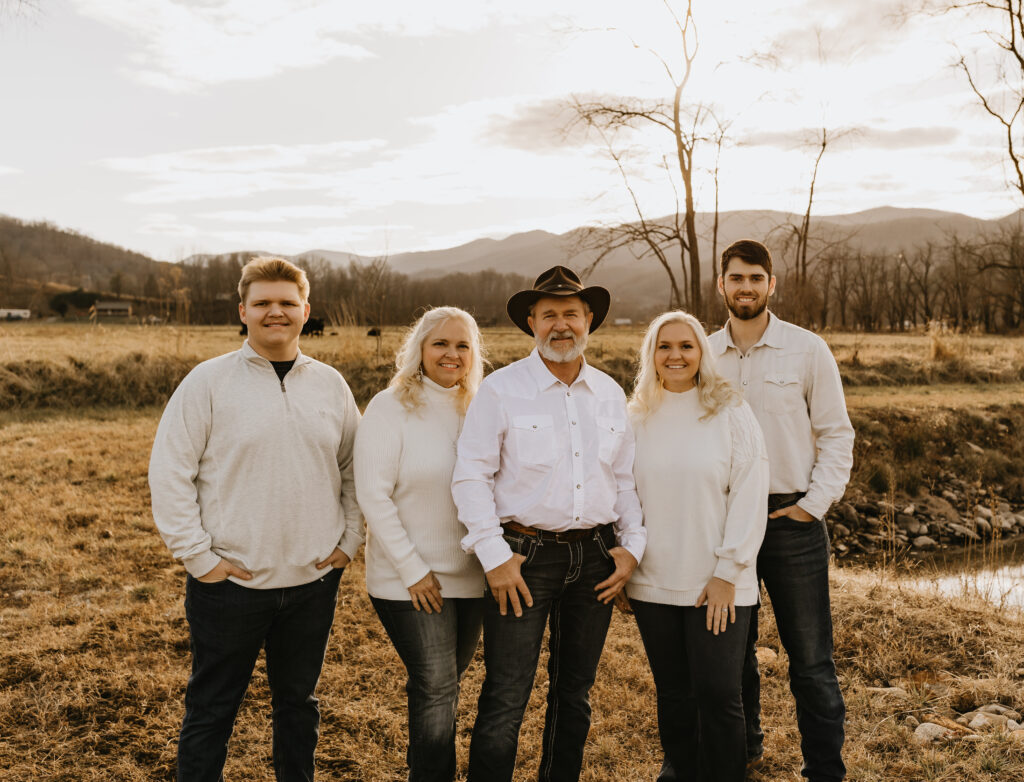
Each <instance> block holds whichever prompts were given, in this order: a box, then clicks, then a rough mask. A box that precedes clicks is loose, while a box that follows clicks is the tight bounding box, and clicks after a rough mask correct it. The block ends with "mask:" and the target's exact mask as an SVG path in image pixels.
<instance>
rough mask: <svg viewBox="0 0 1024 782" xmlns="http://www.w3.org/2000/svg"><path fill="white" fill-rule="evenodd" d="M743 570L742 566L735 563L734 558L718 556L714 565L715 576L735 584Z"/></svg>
mask: <svg viewBox="0 0 1024 782" xmlns="http://www.w3.org/2000/svg"><path fill="white" fill-rule="evenodd" d="M743 570H744V568H743V566H742V565H739V564H737V562H736V560H734V559H722V558H719V560H718V564H717V565H715V578H720V579H722V580H723V581H728V582H729V583H730V584H735V583H736V580H737V579H738V578H739V576H740V573H742V572H743Z"/></svg>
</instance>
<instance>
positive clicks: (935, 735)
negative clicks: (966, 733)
mask: <svg viewBox="0 0 1024 782" xmlns="http://www.w3.org/2000/svg"><path fill="white" fill-rule="evenodd" d="M949 735H950V732H949V731H948V730H947V729H946V728H944V727H942V726H941V725H936V724H935V723H934V722H922V723H921V724H920V725H918V726H917V727H916V728H914V743H915V744H919V745H921V746H922V747H927V746H928V745H929V744H934V743H935V742H936V741H939V740H940V739H944V738H946V737H948V736H949Z"/></svg>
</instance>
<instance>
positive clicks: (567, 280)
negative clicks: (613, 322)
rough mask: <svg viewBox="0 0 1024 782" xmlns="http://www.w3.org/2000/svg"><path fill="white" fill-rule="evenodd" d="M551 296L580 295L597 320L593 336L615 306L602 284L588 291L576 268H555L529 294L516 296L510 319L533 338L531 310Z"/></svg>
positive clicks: (510, 304)
mask: <svg viewBox="0 0 1024 782" xmlns="http://www.w3.org/2000/svg"><path fill="white" fill-rule="evenodd" d="M547 296H579V297H580V298H581V299H583V301H585V302H586V303H587V305H588V306H589V307H590V311H591V312H592V313H593V314H594V319H593V320H592V321H590V331H591V333H593V332H594V331H596V330H597V327H598V326H600V325H601V323H603V322H604V318H605V315H607V314H608V305H610V304H611V300H612V297H611V294H610V293H608V290H607V289H606V288H602V287H601V286H600V285H591V286H590V287H589V288H584V287H583V283H582V282H581V281H580V278H579V275H578V274H576V272H574V271H573V270H572V269H567V268H566V267H565V266H552V267H551V268H550V269H548V270H547V271H546V272H542V273H541V275H540V276H539V277H538V278H537V279H536V281H535V282H534V283H533V288H532V289H530V290H526V291H519V293H516V294H513V295H512V298H510V299H509V300H508V304H506V305H505V310H506V311H507V312H508V316H509V317H510V318H511V319H512V322H513V323H515V324H516V325H517V326H518V327H519V328H521V329H522V330H523V331H525V332H526V333H527V334H529V335H530V336H531V337H532V336H533V329H531V328H530V324H529V323H528V322H527V318H528V317H529V316H530V307H532V306H533V303H534V302H535V301H537V299H543V298H545V297H547Z"/></svg>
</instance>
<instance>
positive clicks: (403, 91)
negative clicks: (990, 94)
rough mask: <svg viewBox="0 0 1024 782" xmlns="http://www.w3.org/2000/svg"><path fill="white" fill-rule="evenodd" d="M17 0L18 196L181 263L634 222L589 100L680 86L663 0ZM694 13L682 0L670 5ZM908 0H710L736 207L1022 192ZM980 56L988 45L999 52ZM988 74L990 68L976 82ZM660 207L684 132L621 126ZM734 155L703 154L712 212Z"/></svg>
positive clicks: (2, 196)
mask: <svg viewBox="0 0 1024 782" xmlns="http://www.w3.org/2000/svg"><path fill="white" fill-rule="evenodd" d="M35 5H36V10H32V9H29V10H28V11H24V10H22V11H20V12H19V11H18V10H17V9H16V6H17V2H16V0H0V117H2V121H0V214H6V215H10V216H14V217H19V218H22V219H30V220H48V221H50V222H53V223H56V224H57V225H60V226H62V227H67V228H72V229H75V230H78V231H81V232H83V233H86V234H88V235H90V236H92V237H95V238H96V239H99V240H102V241H108V242H113V243H116V244H119V245H122V246H125V247H128V248H131V249H134V250H138V251H141V252H145V253H147V254H150V255H152V256H154V257H157V258H160V259H165V260H178V259H180V258H182V257H185V256H187V255H190V254H192V253H194V252H220V251H227V250H238V249H262V250H268V251H276V252H284V253H295V252H300V251H303V250H308V249H314V248H322V249H332V250H343V251H350V252H356V253H360V254H365V255H379V254H383V253H386V252H391V253H394V252H402V251H406V250H426V249H438V248H443V247H449V246H453V245H457V244H461V243H463V242H467V241H471V240H473V239H476V238H479V237H482V236H492V237H501V236H504V235H507V234H509V233H514V232H518V231H525V230H531V229H536V228H540V229H546V230H549V231H554V232H562V231H565V230H568V229H570V228H573V227H575V226H578V225H581V224H584V223H593V222H599V221H615V220H622V219H631V218H632V217H634V216H635V213H634V212H633V211H632V207H631V205H630V202H629V200H628V198H627V196H626V192H625V190H624V188H623V186H622V178H621V177H620V176H619V174H618V173H617V172H616V170H615V168H614V166H613V165H612V164H611V162H610V160H609V158H608V155H607V151H606V149H605V147H604V146H603V142H602V140H601V139H600V138H599V137H597V136H596V135H595V134H593V133H590V134H584V133H582V132H578V131H577V132H569V133H564V132H562V128H563V127H564V126H565V125H566V122H567V120H568V118H569V117H570V115H569V114H568V113H567V112H566V110H565V108H564V107H565V105H566V101H567V100H568V99H570V98H571V97H572V96H574V95H575V96H588V95H594V94H605V95H629V96H639V97H644V98H652V97H658V96H667V95H670V94H671V83H670V82H669V81H668V76H667V74H666V71H665V69H664V67H663V64H662V62H660V61H659V57H658V55H660V56H661V57H662V58H663V59H664V61H665V62H666V63H667V64H668V65H670V66H671V67H672V68H673V69H676V70H677V71H678V66H679V52H680V46H679V36H678V31H677V30H676V29H675V27H674V23H673V19H672V16H671V15H670V14H669V12H668V11H667V10H666V7H665V5H664V4H663V3H662V2H661V1H660V0H633V2H630V3H625V2H621V0H516V2H507V0H503V1H502V2H492V1H491V0H435V2H423V0H377V1H376V2H367V1H366V0H359V1H358V2H357V1H356V0H36V2H35ZM676 5H677V6H678V3H676ZM900 5H901V3H900V2H898V1H897V2H894V1H893V0H861V1H860V2H858V3H850V2H847V1H846V0H773V2H771V3H765V2H763V0H733V1H732V2H728V3H722V2H712V1H711V0H696V1H695V5H694V16H695V23H696V25H697V29H698V36H699V46H700V48H699V52H698V57H697V61H696V65H695V69H694V71H693V74H692V76H691V79H690V82H689V84H688V86H687V96H688V98H687V99H688V101H690V102H691V103H702V104H704V105H706V106H709V107H712V108H713V109H714V112H715V115H716V116H717V117H719V118H720V119H721V121H722V122H723V123H726V124H727V126H728V136H727V142H726V144H725V146H724V147H723V149H722V152H721V159H720V207H721V209H723V210H729V209H748V208H770V209H782V210H797V211H802V209H803V206H804V204H805V203H806V197H807V185H808V182H809V177H810V172H811V167H812V165H813V160H814V155H815V150H814V149H813V142H814V139H815V134H816V133H820V128H822V127H826V128H828V129H829V130H830V132H831V134H832V137H833V138H834V139H835V140H834V141H833V142H832V143H830V145H829V147H828V149H827V152H826V154H825V157H824V159H823V161H822V164H821V171H820V175H819V181H818V185H817V190H816V205H817V211H818V212H819V213H820V214H834V213H843V212H852V211H857V210H861V209H868V208H871V207H875V206H881V205H893V206H905V207H931V208H937V209H946V210H951V211H959V212H964V213H967V214H971V215H976V216H982V217H996V216H1001V215H1004V214H1007V213H1009V212H1011V211H1013V210H1015V209H1017V208H1019V207H1020V206H1021V204H1020V203H1019V200H1017V199H1015V198H1014V197H1013V194H1012V191H1010V190H1009V189H1008V188H1007V186H1006V183H1007V173H1008V172H1007V166H1006V163H1005V160H1004V150H1003V147H1002V139H1001V136H1000V132H999V128H998V126H997V125H996V124H995V123H994V121H993V120H992V119H991V118H989V117H988V116H987V115H985V114H984V113H983V112H982V111H981V109H980V108H979V107H978V105H977V101H976V99H975V98H974V96H973V95H972V93H971V92H970V90H969V87H968V85H967V82H966V80H965V79H964V77H963V75H962V73H960V72H958V71H957V69H956V68H955V67H954V63H955V61H956V60H957V58H958V56H959V55H958V51H960V52H963V53H965V54H966V55H967V56H968V57H969V58H972V60H971V61H972V62H974V61H975V60H974V59H973V58H974V57H975V55H974V52H975V51H976V50H978V49H979V47H980V48H981V50H982V51H984V48H985V47H988V48H991V44H990V43H987V41H986V39H984V37H982V36H980V35H977V34H975V32H974V31H975V30H976V29H977V24H976V23H975V22H973V21H971V20H964V19H963V18H961V17H950V16H941V17H937V18H936V17H915V18H913V19H911V20H909V21H902V22H901V21H900V20H899V19H898V18H897V17H896V12H897V11H898V10H899V8H900ZM979 62H980V61H979ZM982 78H983V79H985V78H987V72H986V73H985V74H983V76H982ZM611 143H612V144H613V146H614V148H615V149H617V150H619V151H620V152H622V153H623V154H624V161H625V164H626V166H627V168H628V170H629V176H630V182H631V184H632V185H633V187H634V189H635V191H636V193H637V195H638V197H639V199H640V201H641V203H642V205H643V209H644V210H645V212H646V213H648V214H650V215H661V214H664V213H667V212H669V211H671V210H672V209H673V204H674V201H673V198H674V196H673V189H672V186H671V184H670V183H669V181H668V180H667V178H666V175H665V173H664V171H662V170H661V169H660V168H659V164H660V161H661V159H662V156H663V155H671V154H672V152H673V144H672V140H671V137H670V136H668V135H667V134H666V133H665V132H664V131H663V130H658V129H654V130H646V131H639V130H638V131H636V132H632V133H628V134H620V135H619V136H617V137H615V138H614V139H612V140H611ZM713 165H714V149H713V147H710V146H705V147H703V148H702V149H701V150H700V151H699V152H698V159H697V167H698V169H699V170H698V172H697V175H696V180H697V185H698V194H697V197H698V209H703V210H710V209H712V208H713V197H714V191H713V187H712V184H711V176H710V170H711V168H712V167H713Z"/></svg>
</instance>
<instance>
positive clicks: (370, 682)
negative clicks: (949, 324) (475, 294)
mask: <svg viewBox="0 0 1024 782" xmlns="http://www.w3.org/2000/svg"><path fill="white" fill-rule="evenodd" d="M639 333H640V330H639V329H631V330H612V329H609V330H607V331H605V330H602V332H599V333H598V334H599V336H597V335H595V339H594V342H593V343H592V345H593V347H592V349H591V351H590V353H589V355H590V357H591V358H592V360H593V361H594V362H595V363H597V364H599V365H603V366H606V367H608V368H609V369H612V370H615V371H618V372H619V373H620V375H625V374H626V373H627V368H628V367H629V366H630V365H631V361H632V359H631V357H630V356H629V354H628V351H629V350H630V349H632V348H633V347H634V346H635V345H636V344H637V342H638V341H639ZM486 337H487V339H488V343H489V345H490V346H491V356H492V359H493V360H494V362H495V363H496V364H502V363H505V362H507V361H508V360H510V359H512V358H514V357H516V356H518V355H521V354H522V353H523V352H525V350H527V349H528V348H529V340H528V339H527V338H526V337H524V336H523V335H520V334H518V333H517V332H514V331H513V330H511V329H504V330H495V331H493V332H492V331H488V333H487V334H486ZM399 338H400V332H399V331H398V330H395V331H394V332H393V333H391V332H386V333H385V337H384V339H383V349H382V353H381V356H380V357H379V358H378V356H377V352H376V348H377V345H376V340H374V339H371V338H366V337H365V336H363V335H362V333H355V332H341V333H339V334H337V335H335V336H327V337H324V338H323V339H321V340H312V341H310V342H309V343H308V344H306V345H304V349H305V350H307V351H308V352H309V353H310V354H312V355H314V356H317V357H319V358H322V359H324V360H327V361H329V362H330V363H333V364H335V365H336V366H339V367H344V368H345V369H343V371H345V372H346V375H347V376H349V377H350V380H352V381H353V386H354V387H356V385H357V383H358V384H359V386H358V388H357V395H358V396H360V397H362V401H363V402H365V400H366V399H367V398H368V396H367V394H369V393H371V391H372V389H374V388H375V387H376V388H379V387H380V384H381V383H382V382H384V381H386V378H387V374H388V368H387V364H388V362H389V360H390V355H391V352H392V351H393V349H394V347H395V346H396V344H397V342H398V340H399ZM829 339H830V342H831V344H832V346H833V349H834V350H835V351H836V353H837V356H838V357H839V360H840V362H841V365H842V366H843V367H844V374H845V373H847V372H848V371H849V372H862V373H869V372H874V373H881V374H884V373H887V372H888V373H892V372H895V369H893V367H899V366H901V365H905V367H903V371H904V372H905V373H906V374H905V377H906V378H916V377H921V376H924V375H926V374H927V373H929V372H931V373H932V374H933V376H934V377H936V378H942V379H947V378H948V380H950V381H952V380H954V379H957V378H959V382H957V383H942V384H938V385H936V384H934V383H933V384H932V385H930V386H925V385H923V384H920V383H918V384H913V383H899V382H895V383H891V384H889V385H888V386H879V385H854V386H851V387H850V388H849V391H850V394H851V406H852V407H853V408H854V410H855V411H856V410H857V409H861V410H863V411H867V412H866V413H865V415H869V416H874V415H875V414H876V412H877V411H878V410H882V409H888V408H889V407H891V405H892V404H900V405H902V404H905V403H906V404H909V402H910V401H914V400H916V403H918V404H920V405H921V406H922V407H923V408H925V409H931V408H942V409H944V410H945V409H948V408H949V407H951V406H952V405H953V403H951V402H950V400H951V399H957V400H960V403H962V404H963V405H964V406H965V407H969V408H972V409H980V408H982V407H984V406H986V405H988V404H989V403H990V402H992V403H993V404H999V405H1003V404H1005V405H1013V404H1014V403H1017V404H1018V406H1019V402H1020V397H1019V395H1018V393H1019V389H1020V383H1021V379H1022V376H1020V375H1019V374H1017V373H1019V372H1020V369H1021V367H1022V366H1024V340H1022V339H1019V338H1017V339H1011V338H974V337H971V338H960V337H956V338H952V339H951V340H945V341H939V343H938V344H939V345H940V346H941V347H942V348H943V350H946V351H948V353H949V355H946V354H942V353H941V351H939V352H940V355H935V350H936V340H934V339H932V338H929V337H927V336H917V337H859V336H855V335H836V336H831V337H829ZM961 341H962V342H961ZM238 343H239V337H238V335H237V333H236V332H235V331H234V330H232V329H228V328H227V327H223V328H219V329H216V328H203V329H174V328H171V327H162V328H141V327H106V326H100V327H88V326H85V327H83V326H77V327H65V326H61V325H56V324H55V325H52V326H50V325H46V326H35V325H32V326H31V327H28V328H22V327H20V325H16V326H12V327H6V326H5V327H0V780H12V781H13V780H29V779H31V780H53V781H54V782H57V781H60V782H72V781H73V780H74V781H77V780H97V781H98V780H104V781H106V780H133V781H134V780H138V781H140V782H141V780H154V779H170V778H172V776H173V765H174V754H175V742H176V736H177V729H178V725H179V723H180V719H181V715H182V708H183V704H182V695H183V691H184V684H185V680H186V678H187V673H188V664H189V653H188V628H187V625H186V623H185V620H184V609H183V606H182V599H183V590H184V570H183V569H182V568H181V567H180V565H178V564H177V563H175V562H174V561H173V560H172V559H171V558H170V556H169V554H168V553H167V551H166V549H165V548H164V546H163V544H162V542H161V541H160V539H159V536H158V535H157V533H156V531H155V529H154V526H153V522H152V518H151V516H150V512H149V493H148V488H147V484H146V467H147V461H148V455H149V448H150V445H151V442H152V437H153V434H154V432H155V429H156V423H157V420H158V417H159V412H160V408H159V404H160V400H161V399H162V398H164V396H165V395H166V393H167V386H168V384H169V385H170V388H173V384H174V383H176V382H177V378H178V377H180V376H181V374H183V373H184V371H187V369H188V368H189V367H190V366H192V365H193V364H194V363H195V362H196V361H197V360H200V359H202V358H206V357H208V356H212V355H216V354H218V353H221V352H225V351H227V350H230V349H233V348H235V347H237V345H238ZM953 364H956V365H957V366H959V370H958V371H956V372H954V369H953V368H951V366H952V365H953ZM360 366H362V367H366V368H367V369H366V370H365V372H364V374H361V375H360V374H359V373H358V372H355V371H350V370H349V369H348V368H351V367H355V368H358V367H360ZM150 372H152V374H147V373H150ZM176 373H180V374H176ZM864 376H865V377H867V376H868V375H867V374H865V375H864ZM986 377H987V378H988V380H989V381H991V380H993V379H995V380H1003V381H1005V382H1002V383H999V384H996V385H993V384H992V383H991V382H987V381H986ZM97 383H107V384H109V385H110V386H111V387H109V388H107V389H106V390H104V391H103V394H106V396H102V395H101V397H102V399H104V400H105V401H104V402H103V403H102V404H103V406H95V405H96V404H97V402H95V398H96V396H95V394H96V392H95V386H96V384H97ZM892 386H899V388H895V389H894V388H893V387H892ZM69 389H70V390H69ZM90 389H93V395H92V396H90ZM1014 389H1016V391H1015V390H1014ZM890 392H891V393H893V394H897V395H899V394H902V396H896V397H893V398H896V399H900V400H901V401H899V402H895V403H894V402H893V401H892V399H890V400H889V401H885V395H886V394H887V393H890ZM161 395H164V396H161ZM995 395H998V401H994V400H996V398H997V397H996V396H995ZM833 589H834V600H833V603H834V608H835V615H836V642H837V663H838V666H839V672H840V678H841V683H842V686H843V690H844V692H845V694H846V697H847V704H848V709H849V725H848V743H847V764H848V766H849V768H850V776H849V778H850V779H851V780H854V781H855V782H890V781H891V780H929V781H932V780H934V781H935V782H939V781H942V782H960V781H961V780H996V781H998V782H1011V781H1013V782H1020V780H1021V779H1024V744H1022V743H1018V742H1013V741H1012V740H1010V739H1009V738H1007V737H1005V736H1000V735H995V734H985V735H983V736H982V737H981V739H980V740H979V741H976V742H964V741H955V742H948V743H940V744H938V745H936V746H934V747H931V748H921V747H918V746H916V745H914V744H913V743H912V742H911V740H910V736H911V731H910V729H909V728H907V727H906V726H905V725H904V718H905V717H906V716H908V715H918V716H920V715H922V714H923V713H925V712H928V711H935V712H937V713H940V714H945V715H951V714H953V712H954V711H959V712H963V711H966V710H968V709H970V708H971V707H973V706H976V705H981V704H984V703H990V702H992V701H999V702H1002V703H1004V704H1006V705H1008V706H1010V707H1012V708H1015V709H1018V710H1021V709H1022V707H1024V659H1022V656H1021V652H1020V649H1021V644H1022V641H1024V618H1022V616H1021V615H1020V614H1019V613H1017V612H1014V611H1012V610H1010V609H996V608H994V607H992V606H990V605H988V604H985V603H983V602H981V601H978V600H976V599H973V598H972V597H971V596H970V595H964V596H963V597H961V598H954V599H952V600H950V599H947V598H942V597H939V596H938V595H937V594H932V593H927V592H920V591H916V590H915V589H913V588H911V587H909V586H908V585H907V584H906V582H903V581H901V580H900V579H899V578H898V577H897V576H896V575H895V574H894V573H893V572H890V571H887V570H877V569H854V568H844V569H836V570H835V571H834V573H833ZM770 617H771V612H770V611H766V612H765V614H764V615H763V619H764V621H763V629H762V633H763V636H762V644H763V645H766V646H769V647H773V648H775V649H779V644H778V639H777V636H776V634H775V630H774V626H773V624H772V622H771V619H770ZM785 669H786V661H785V655H781V657H780V659H779V661H778V662H776V663H774V664H772V665H770V666H769V667H768V669H767V671H766V678H765V689H764V711H765V724H766V729H767V732H768V739H767V752H768V758H769V761H768V764H767V767H766V768H765V769H764V771H763V773H761V774H760V775H759V776H758V777H757V778H758V779H760V780H773V781H774V780H793V781H794V782H795V781H796V780H799V779H800V777H799V774H798V769H799V765H800V764H799V749H798V736H797V733H796V727H795V721H794V717H793V708H792V701H791V698H790V696H789V693H788V685H787V682H786V676H785ZM482 673H483V670H482V663H481V661H480V660H479V658H478V659H477V660H476V661H475V662H474V664H473V665H472V666H471V668H470V670H469V673H468V674H467V679H466V681H465V686H464V692H463V700H462V709H461V714H460V723H459V724H460V738H459V741H460V747H459V762H460V768H462V769H463V770H464V768H465V762H466V757H467V752H468V746H469V738H470V727H471V725H472V718H473V715H474V713H475V702H476V696H477V694H478V691H479V685H480V681H481V678H482ZM932 682H942V683H944V684H945V685H946V688H945V689H943V688H940V689H938V690H935V689H929V688H927V687H926V686H925V685H926V684H929V683H932ZM545 685H546V673H545V670H544V668H543V666H541V668H540V670H539V671H538V677H537V688H536V690H535V693H534V697H533V700H532V702H531V705H530V710H529V712H528V715H527V720H526V723H525V725H524V729H523V733H522V741H521V747H520V770H519V771H518V772H517V775H516V779H517V780H528V779H531V778H533V777H534V775H535V769H536V764H537V761H538V759H539V742H540V734H541V729H542V712H543V692H544V688H545ZM897 685H898V686H900V687H902V688H903V689H904V690H905V692H906V693H907V697H906V698H903V699H894V698H893V697H891V696H889V695H886V694H884V693H880V692H878V691H873V690H871V689H870V688H879V687H889V686H897ZM403 687H404V680H403V675H402V668H401V665H400V663H399V661H398V659H397V657H396V655H395V654H394V652H393V650H392V648H391V646H390V644H389V642H388V640H387V638H386V636H385V635H384V633H383V630H382V628H381V627H380V624H379V622H378V621H377V619H376V616H375V615H374V613H373V611H372V609H371V607H370V605H369V602H368V600H367V598H366V596H365V591H364V588H363V569H362V560H361V558H357V560H356V561H355V562H354V563H353V564H352V565H351V566H350V568H349V572H347V573H346V574H345V578H344V580H343V582H342V591H341V596H340V603H339V608H338V613H337V619H336V622H335V628H334V633H333V637H332V640H331V644H330V647H329V651H328V657H327V662H326V665H325V668H324V675H323V679H322V683H321V707H322V711H323V723H322V734H321V741H320V748H319V753H318V756H319V774H320V778H322V779H326V780H365V781H366V782H385V781H390V780H398V779H402V778H404V777H403V771H404V752H405V743H404V736H405V692H404V689H403ZM267 704H268V690H267V686H266V677H265V673H264V671H263V669H262V664H261V665H260V666H259V667H258V669H257V672H256V675H255V677H254V680H253V683H252V686H251V689H250V694H249V697H248V698H247V700H246V702H245V704H244V705H243V710H242V713H241V715H240V717H239V720H238V723H237V727H236V731H235V735H234V737H233V739H232V744H231V748H230V753H229V763H228V769H227V778H228V779H232V780H270V779H273V772H272V769H271V765H270V757H269V754H270V730H269V711H268V708H267ZM593 705H594V725H593V729H592V731H591V735H590V738H589V740H588V747H587V755H586V759H585V773H584V779H585V780H588V781H589V782H608V781H610V780H650V779H653V778H654V775H655V773H656V770H657V767H658V765H659V762H660V758H659V753H658V747H657V732H656V724H655V716H654V690H653V684H652V681H651V677H650V673H649V671H648V668H647V664H646V659H645V657H644V653H643V648H642V646H641V644H640V641H639V636H638V634H637V631H636V627H635V624H634V622H633V621H632V618H631V617H629V616H626V615H623V614H620V613H618V612H616V614H615V618H614V620H613V625H612V631H611V634H610V636H609V639H608V643H607V645H606V647H605V652H604V657H603V659H602V664H601V670H600V672H599V676H598V683H597V685H596V686H595V688H594V692H593Z"/></svg>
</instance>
